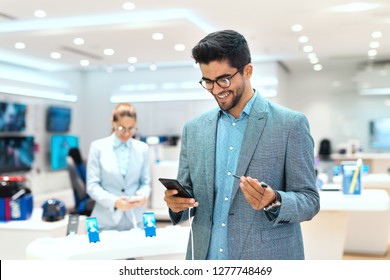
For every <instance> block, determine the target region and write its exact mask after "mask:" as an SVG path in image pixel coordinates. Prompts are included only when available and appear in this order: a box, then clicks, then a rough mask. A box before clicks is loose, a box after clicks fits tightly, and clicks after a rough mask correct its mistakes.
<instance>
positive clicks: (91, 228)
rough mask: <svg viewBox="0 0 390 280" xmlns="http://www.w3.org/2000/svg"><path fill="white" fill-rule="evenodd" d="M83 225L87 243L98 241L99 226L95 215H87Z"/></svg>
mask: <svg viewBox="0 0 390 280" xmlns="http://www.w3.org/2000/svg"><path fill="white" fill-rule="evenodd" d="M85 226H86V227H87V233H88V239H89V243H96V242H100V236H99V226H98V222H97V219H96V218H95V217H88V218H86V219H85Z"/></svg>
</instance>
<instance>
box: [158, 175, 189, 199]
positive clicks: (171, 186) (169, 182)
mask: <svg viewBox="0 0 390 280" xmlns="http://www.w3.org/2000/svg"><path fill="white" fill-rule="evenodd" d="M158 180H159V181H160V182H161V183H162V184H163V185H164V186H165V187H166V188H167V189H168V190H177V191H178V193H177V194H176V195H175V196H180V197H187V198H193V197H194V196H193V195H192V194H190V193H189V192H188V191H187V190H186V189H185V188H184V187H183V185H182V184H180V182H179V181H178V180H176V179H168V178H159V179H158Z"/></svg>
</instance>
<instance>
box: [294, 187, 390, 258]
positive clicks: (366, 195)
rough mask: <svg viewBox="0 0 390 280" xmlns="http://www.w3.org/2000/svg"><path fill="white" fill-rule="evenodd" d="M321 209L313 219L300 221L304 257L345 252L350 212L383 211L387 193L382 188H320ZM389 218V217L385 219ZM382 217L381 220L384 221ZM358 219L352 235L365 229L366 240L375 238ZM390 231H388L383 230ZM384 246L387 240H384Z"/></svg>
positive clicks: (337, 254)
mask: <svg viewBox="0 0 390 280" xmlns="http://www.w3.org/2000/svg"><path fill="white" fill-rule="evenodd" d="M320 200H321V201H320V203H321V210H320V212H319V213H318V214H317V215H316V216H315V217H314V218H313V220H312V221H308V222H304V223H302V224H301V225H302V234H303V240H304V246H305V255H306V259H317V260H318V259H323V260H337V259H341V258H342V256H343V253H344V248H345V243H346V238H347V233H348V224H349V217H350V213H354V212H355V211H359V212H364V213H375V215H376V214H378V213H386V211H388V210H389V196H388V194H387V192H386V191H384V190H363V191H362V194H361V195H344V194H343V193H342V192H341V191H320ZM388 220H389V222H390V219H388ZM383 222H384V221H381V222H380V223H383ZM366 227H367V225H365V224H364V223H361V224H360V226H359V229H356V230H355V231H354V234H355V235H359V234H361V233H362V232H367V231H369V233H367V235H365V236H364V237H365V243H371V242H372V240H373V239H376V238H378V236H377V235H376V232H372V231H371V230H370V229H369V228H366ZM385 234H387V236H388V235H389V231H388V228H387V232H386V233H385ZM386 248H387V243H386Z"/></svg>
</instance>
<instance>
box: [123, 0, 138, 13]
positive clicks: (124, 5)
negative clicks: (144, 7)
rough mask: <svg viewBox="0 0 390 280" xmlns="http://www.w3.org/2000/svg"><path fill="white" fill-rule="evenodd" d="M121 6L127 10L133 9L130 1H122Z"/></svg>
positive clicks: (133, 5) (133, 6)
mask: <svg viewBox="0 0 390 280" xmlns="http://www.w3.org/2000/svg"><path fill="white" fill-rule="evenodd" d="M122 8H123V9H125V10H128V11H132V10H134V9H135V4H134V3H132V2H125V3H123V5H122Z"/></svg>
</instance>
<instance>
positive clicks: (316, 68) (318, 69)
mask: <svg viewBox="0 0 390 280" xmlns="http://www.w3.org/2000/svg"><path fill="white" fill-rule="evenodd" d="M313 69H314V70H315V71H321V70H322V65H321V64H315V65H314V66H313Z"/></svg>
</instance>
